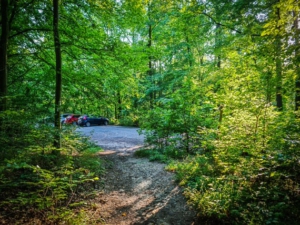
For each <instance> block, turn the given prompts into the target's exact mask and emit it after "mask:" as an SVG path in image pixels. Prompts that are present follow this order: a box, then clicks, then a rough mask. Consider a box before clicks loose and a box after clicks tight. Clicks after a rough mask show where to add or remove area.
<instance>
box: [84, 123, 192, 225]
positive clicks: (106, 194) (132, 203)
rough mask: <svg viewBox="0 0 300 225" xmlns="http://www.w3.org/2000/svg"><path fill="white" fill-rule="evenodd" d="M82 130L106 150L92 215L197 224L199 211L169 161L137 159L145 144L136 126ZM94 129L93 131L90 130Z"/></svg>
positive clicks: (113, 220) (120, 221)
mask: <svg viewBox="0 0 300 225" xmlns="http://www.w3.org/2000/svg"><path fill="white" fill-rule="evenodd" d="M81 132H83V133H85V134H91V135H90V136H91V137H92V139H93V140H94V141H96V143H97V144H98V145H99V146H101V147H102V148H103V149H104V150H105V151H104V152H102V153H101V156H100V157H101V158H102V159H104V161H105V167H106V173H105V175H104V177H103V178H102V180H103V186H102V187H101V188H99V192H98V194H97V195H96V197H95V198H94V199H93V200H92V202H91V203H92V205H93V210H92V211H90V212H89V213H90V217H92V218H94V219H95V220H97V221H99V224H106V225H129V224H130V225H138V224H145V225H195V224H196V222H195V221H196V212H195V211H194V210H193V209H192V208H191V207H189V206H188V205H187V203H186V199H185V197H184V196H183V190H182V188H181V187H179V186H178V185H177V184H176V183H175V178H174V174H173V173H170V172H167V171H166V170H165V169H164V167H165V164H162V163H157V162H149V160H148V159H145V158H137V157H135V156H134V154H133V153H134V151H136V150H137V149H139V148H140V147H141V146H142V145H143V143H142V142H143V138H142V137H140V136H138V135H137V133H136V129H135V128H126V127H115V126H107V127H103V126H102V127H89V128H82V129H81ZM90 132H92V133H90Z"/></svg>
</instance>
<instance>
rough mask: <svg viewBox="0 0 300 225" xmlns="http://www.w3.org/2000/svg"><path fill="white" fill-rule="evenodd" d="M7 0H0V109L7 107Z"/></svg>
mask: <svg viewBox="0 0 300 225" xmlns="http://www.w3.org/2000/svg"><path fill="white" fill-rule="evenodd" d="M8 20H9V19H8V0H1V31H2V32H1V40H0V111H5V110H6V107H7V99H6V97H7V48H8V36H9V23H8V22H9V21H8Z"/></svg>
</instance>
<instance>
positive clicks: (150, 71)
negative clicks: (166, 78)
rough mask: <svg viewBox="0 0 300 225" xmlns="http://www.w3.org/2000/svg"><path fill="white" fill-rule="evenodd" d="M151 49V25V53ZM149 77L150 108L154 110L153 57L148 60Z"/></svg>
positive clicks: (149, 44)
mask: <svg viewBox="0 0 300 225" xmlns="http://www.w3.org/2000/svg"><path fill="white" fill-rule="evenodd" d="M151 47H152V25H151V24H149V28H148V48H149V51H150V50H151ZM150 54H151V53H150ZM148 76H149V79H150V83H151V91H150V108H151V109H153V105H154V98H155V93H154V90H153V89H152V87H153V85H154V81H153V67H152V56H151V55H149V59H148Z"/></svg>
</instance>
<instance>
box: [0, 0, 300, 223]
mask: <svg viewBox="0 0 300 225" xmlns="http://www.w3.org/2000/svg"><path fill="white" fill-rule="evenodd" d="M0 7H1V40H0V101H1V102H0V128H1V129H0V131H1V135H0V136H1V138H0V141H1V147H0V167H1V170H0V171H1V172H2V175H1V177H0V178H1V181H0V184H1V188H2V193H3V194H0V195H1V198H2V200H3V199H6V200H5V201H3V202H4V203H3V204H0V206H1V207H2V209H7V207H8V206H10V205H11V204H12V205H18V204H20V202H22V201H23V200H24V199H23V198H27V199H32V198H33V196H34V194H32V195H30V197H28V196H27V197H26V196H25V197H24V196H22V197H20V196H17V195H15V194H11V193H10V190H11V189H10V188H12V187H16V182H21V181H19V180H13V181H12V180H11V179H12V178H11V176H12V175H14V176H15V177H18V175H20V174H22V173H23V172H24V171H23V172H22V173H21V172H20V170H26V171H27V172H28V177H31V178H32V174H35V178H34V180H35V182H38V180H39V179H40V178H39V176H37V174H36V170H37V168H36V165H37V164H36V163H37V162H38V163H39V167H41V168H42V166H41V165H44V168H42V169H44V170H45V171H44V173H48V172H49V171H52V172H53V168H56V172H57V169H58V168H60V169H61V168H62V167H64V166H65V164H63V163H62V164H59V163H58V162H60V161H59V160H58V161H57V158H59V159H61V158H63V157H67V156H68V155H69V156H70V154H69V153H70V151H69V150H70V149H71V147H70V146H73V147H72V149H73V150H74V149H76V148H78V147H76V146H78V145H76V144H75V143H71V140H73V141H74V140H75V139H76V140H78V138H79V137H76V138H75V137H74V136H73V135H74V133H73V132H72V131H70V130H68V131H64V129H62V127H61V124H60V115H61V114H62V113H67V112H68V113H79V114H94V115H102V116H105V117H107V118H109V119H110V121H111V123H113V124H121V125H132V126H139V127H140V128H141V132H143V133H144V134H145V135H146V141H147V143H148V144H150V145H151V146H152V147H153V149H152V150H151V152H147V151H145V152H144V153H140V154H146V155H148V154H149V155H150V158H151V159H153V160H155V159H156V160H162V161H165V162H168V163H170V162H171V164H169V166H168V167H169V169H170V170H172V171H177V175H178V179H179V182H180V183H181V184H182V185H184V186H185V187H186V188H187V189H186V192H185V194H186V196H187V198H188V199H189V200H190V201H191V202H192V204H193V205H194V206H195V207H196V208H197V209H198V210H199V216H201V217H203V218H206V219H207V218H208V219H209V220H211V219H213V220H217V221H218V223H221V222H222V223H229V224H233V223H236V224H266V223H267V224H276V223H277V224H292V223H293V222H294V223H295V221H297V220H298V221H299V193H300V192H299V169H300V165H299V149H300V148H299V147H300V140H299V133H300V132H299V131H300V124H299V106H300V69H299V63H300V55H299V47H300V46H299V29H300V28H299V1H298V0H235V1H230V0H172V1H171V0H164V1H159V0H101V1H100V0H99V1H92V0H76V1H75V0H60V1H59V0H53V1H37V0H30V1H25V0H1V6H0ZM46 120H47V123H46V125H49V123H48V122H49V121H50V123H52V124H54V128H53V127H52V126H46V127H43V126H40V125H39V126H37V124H40V122H41V121H46ZM64 132H67V133H68V135H66V134H64ZM71 137H72V138H71ZM79 139H80V138H79ZM45 140H46V141H45ZM80 140H81V139H80ZM80 143H84V144H87V143H86V142H85V141H83V142H82V140H81V141H80ZM90 145H92V144H88V145H87V146H86V145H85V147H82V149H91V148H92V149H94V148H95V146H92V147H91V146H90ZM63 149H65V150H63ZM79 149H80V148H79ZM82 149H81V150H82ZM76 151H78V149H77V150H76ZM71 152H72V151H71ZM71 155H72V154H71ZM69 156H68V157H69ZM53 157H54V158H55V160H52V159H53ZM171 159H173V160H175V161H170V160H171ZM183 159H185V160H184V161H182V160H183ZM45 160H46V161H47V160H50V161H51V162H48V161H47V163H45ZM76 160H77V159H75V160H74V158H73V157H70V158H69V161H68V162H69V163H70V164H68V165H72V166H74V165H75V164H76ZM177 160H178V161H177ZM56 163H58V165H56ZM74 163H75V164H74ZM83 164H84V165H85V166H86V164H85V163H83ZM83 164H80V165H79V164H76V165H77V168H78V169H82V168H85V167H84V165H83ZM95 167H96V166H95ZM90 169H91V168H90ZM46 171H48V172H46ZM52 172H51V176H53V177H52V178H53V179H54V177H56V176H58V177H59V176H60V175H61V174H60V175H59V173H58V174H55V173H54V172H53V173H52ZM98 172H99V171H98ZM49 173H50V172H49ZM44 175H45V174H44ZM48 175H49V174H48ZM48 175H47V176H48ZM94 175H95V174H93V175H91V177H93V178H91V177H89V179H94V178H95V176H96V175H95V176H94ZM45 176H46V175H45ZM49 176H50V175H49ZM28 177H26V179H29V178H28ZM23 178H24V177H23ZM23 178H22V179H23ZM31 178H30V179H31ZM52 178H51V179H52ZM14 179H15V178H14ZM16 179H17V178H16ZM20 179H21V178H20ZM24 179H25V178H24ZM32 179H33V178H32ZM43 179H45V177H44V178H43ZM26 182H27V181H26ZM32 182H33V181H32ZM21 183H22V184H23V185H25V183H24V180H22V182H21ZM43 185H46V184H43ZM43 185H41V187H40V188H41V190H44V189H45V186H43ZM25 186H26V185H25ZM36 188H37V187H34V188H33V187H31V188H28V190H30V191H32V190H35V191H36ZM48 188H49V187H48ZM69 188H70V187H68V188H67V187H66V188H65V189H64V191H66V190H69ZM39 190H40V189H39ZM60 191H63V190H60ZM5 193H6V194H5ZM7 193H10V194H8V195H7ZM7 196H10V197H11V199H15V200H7ZM47 196H48V195H47V194H45V196H44V197H45V198H46V197H47ZM66 196H67V195H66ZM66 198H67V197H66ZM66 198H65V197H62V199H63V200H64V201H65V199H66ZM21 200H22V201H21ZM48 200H49V199H48ZM52 200H53V199H52ZM52 200H51V201H50V200H49V202H51V203H49V204H48V205H47V204H46V205H43V206H41V205H39V207H38V208H40V209H43V210H45V209H47V208H48V207H49V205H52V206H53V205H57V202H55V203H53V201H52ZM43 201H44V200H43ZM25 202H26V204H27V203H28V202H30V204H32V207H33V208H35V207H36V204H38V203H40V202H41V201H40V200H39V201H38V200H36V201H33V200H32V201H25ZM4 211H5V210H4ZM59 218H60V217H59ZM60 219H61V218H60ZM295 224H296V223H295Z"/></svg>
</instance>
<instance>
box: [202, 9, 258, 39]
mask: <svg viewBox="0 0 300 225" xmlns="http://www.w3.org/2000/svg"><path fill="white" fill-rule="evenodd" d="M201 14H203V15H204V16H207V17H209V18H210V19H211V20H212V21H213V22H214V23H215V24H217V25H219V26H222V27H226V28H228V29H230V30H233V31H235V32H237V33H239V34H242V35H245V34H246V33H243V32H242V31H240V30H237V29H235V28H233V27H229V26H228V25H225V24H222V23H219V22H217V21H216V20H215V19H214V18H213V17H212V16H211V15H209V14H207V13H205V12H202V13H201ZM251 36H255V37H260V36H261V35H260V34H251Z"/></svg>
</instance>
